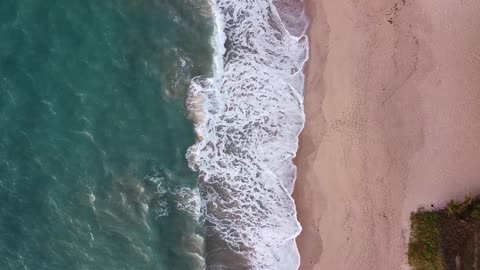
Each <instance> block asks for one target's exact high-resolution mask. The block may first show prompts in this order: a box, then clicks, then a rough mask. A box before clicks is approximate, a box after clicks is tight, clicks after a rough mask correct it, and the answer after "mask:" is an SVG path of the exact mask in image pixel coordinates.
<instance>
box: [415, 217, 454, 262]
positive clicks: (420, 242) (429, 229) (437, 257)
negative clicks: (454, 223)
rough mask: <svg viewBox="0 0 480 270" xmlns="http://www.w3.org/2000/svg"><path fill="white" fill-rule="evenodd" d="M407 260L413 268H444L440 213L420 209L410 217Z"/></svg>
mask: <svg viewBox="0 0 480 270" xmlns="http://www.w3.org/2000/svg"><path fill="white" fill-rule="evenodd" d="M410 220H411V223H412V225H411V226H412V227H411V237H410V243H409V245H408V262H409V263H410V265H411V266H412V267H413V269H415V270H444V269H445V265H444V263H443V262H444V260H443V257H442V250H441V245H440V244H441V239H440V214H439V213H437V212H425V211H420V212H417V213H413V214H412V215H411V217H410Z"/></svg>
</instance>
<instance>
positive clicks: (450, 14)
mask: <svg viewBox="0 0 480 270" xmlns="http://www.w3.org/2000/svg"><path fill="white" fill-rule="evenodd" d="M307 4H308V9H307V10H308V12H309V15H310V17H311V19H312V24H311V27H310V30H309V37H310V60H309V63H308V65H307V70H306V73H307V81H306V95H305V112H306V117H307V123H306V126H305V129H304V131H303V133H302V135H301V138H300V148H299V152H298V156H297V158H296V163H297V166H298V179H297V182H296V188H295V191H294V197H295V200H296V203H297V208H298V209H297V210H298V218H299V220H300V222H301V223H302V226H303V232H302V234H301V235H300V236H299V238H298V240H297V242H298V245H299V250H300V254H301V256H302V265H301V267H300V269H302V270H310V269H316V270H324V269H329V270H330V269H332V270H352V269H355V270H363V269H365V270H375V269H378V270H387V269H388V270H396V269H408V267H407V266H406V256H405V254H406V244H407V241H408V217H409V213H410V212H411V211H413V210H415V209H417V208H418V207H419V206H424V207H430V205H431V204H433V205H442V204H445V203H446V202H447V201H448V200H450V199H461V198H463V197H464V196H465V195H468V194H469V193H471V194H475V193H480V166H479V165H478V164H480V31H478V29H480V17H479V16H478V14H480V2H479V1H476V0H464V1H436V0H425V1H411V0H398V1H393V0H374V1H364V2H362V3H361V2H359V1H355V0H337V1H327V0H310V1H309V2H308V3H307Z"/></svg>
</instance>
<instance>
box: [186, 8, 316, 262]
mask: <svg viewBox="0 0 480 270" xmlns="http://www.w3.org/2000/svg"><path fill="white" fill-rule="evenodd" d="M277 2H278V0H277ZM211 5H212V12H213V14H214V18H215V25H216V28H215V33H214V36H213V38H212V43H213V46H214V49H215V58H214V69H213V70H214V74H213V77H212V78H202V77H198V78H195V79H194V80H193V81H192V84H191V86H190V92H189V98H188V102H187V103H188V107H189V110H190V112H191V115H192V118H193V119H194V121H195V123H196V132H197V143H196V144H195V145H193V146H192V147H191V148H190V149H189V151H188V153H187V158H188V160H189V165H190V166H191V167H192V169H194V170H196V171H198V172H199V175H200V176H199V187H200V195H201V217H202V222H203V224H204V228H205V233H206V237H207V243H206V247H207V250H206V252H207V255H206V264H207V268H208V269H235V270H239V269H269V270H271V269H279V270H282V269H297V268H298V266H299V255H298V251H297V247H296V244H295V238H296V236H297V235H298V234H299V232H300V230H301V227H300V224H299V223H298V221H297V219H296V210H295V204H294V201H293V199H292V197H291V193H292V191H293V187H294V181H295V177H296V167H295V166H294V164H293V162H292V159H293V158H294V156H295V154H296V151H297V148H298V135H299V133H300V131H301V130H302V128H303V125H304V121H305V117H304V113H303V83H304V75H303V65H304V63H305V61H306V60H307V55H308V45H307V38H306V37H305V36H300V37H296V36H293V35H291V34H290V33H289V32H288V31H287V29H286V27H285V25H284V24H283V23H282V21H281V19H280V14H279V11H278V10H277V7H276V6H275V5H274V4H273V2H272V1H271V0H212V2H211ZM284 13H285V12H284ZM285 14H286V13H285ZM212 243H213V244H212ZM239 258H241V259H239ZM234 261H235V262H234Z"/></svg>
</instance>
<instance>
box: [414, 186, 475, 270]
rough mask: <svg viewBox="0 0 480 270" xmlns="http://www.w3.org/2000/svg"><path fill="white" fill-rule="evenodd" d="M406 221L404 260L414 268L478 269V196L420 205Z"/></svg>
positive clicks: (415, 269) (435, 269)
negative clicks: (428, 207)
mask: <svg viewBox="0 0 480 270" xmlns="http://www.w3.org/2000/svg"><path fill="white" fill-rule="evenodd" d="M410 221H411V235H410V243H409V245H408V262H409V264H410V265H411V266H412V268H413V269H414V270H456V269H463V270H470V269H472V270H473V269H475V270H477V269H479V268H477V267H479V266H480V252H479V251H480V196H477V197H475V198H474V197H467V198H466V199H465V201H463V202H456V201H451V202H450V203H449V204H448V205H447V207H446V208H444V209H435V210H431V211H427V210H425V209H420V210H419V211H417V212H416V213H412V215H411V217H410Z"/></svg>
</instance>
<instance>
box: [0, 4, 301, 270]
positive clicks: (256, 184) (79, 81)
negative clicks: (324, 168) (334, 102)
mask: <svg viewBox="0 0 480 270" xmlns="http://www.w3.org/2000/svg"><path fill="white" fill-rule="evenodd" d="M306 23H307V20H306V18H305V16H304V15H303V6H302V1H301V0H297V1H287V0H102V1H94V0H84V1H55V0H42V1H35V0H3V1H0V269H2V270H3V269H7V270H10V269H15V270H17V269H35V270H43V269H45V270H56V269H74V270H76V269H80V270H87V269H88V270H90V269H99V270H100V269H101V270H108V269H119V270H121V269H125V270H131V269H132V270H133V269H134V270H137V269H138V270H141V269H155V270H157V269H159V270H162V269H168V270H183V269H188V270H190V269H192V270H195V269H207V270H217V269H230V270H243V269H245V270H246V269H255V270H257V269H259V270H277V269H278V270H284V269H285V270H287V269H289V270H290V269H297V268H298V265H299V254H298V251H297V248H296V245H295V237H296V236H297V235H298V234H299V232H300V229H301V228H300V225H299V223H298V222H297V220H296V211H295V205H294V201H293V199H292V198H291V193H292V191H293V184H294V180H295V176H296V168H295V166H294V165H293V163H292V159H293V157H294V156H295V153H296V150H297V147H298V134H299V132H300V131H301V129H302V128H303V124H304V114H303V80H304V77H303V72H302V69H303V65H304V63H305V61H306V59H307V52H308V47H307V39H306V37H304V36H302V35H303V33H304V30H305V27H306Z"/></svg>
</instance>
